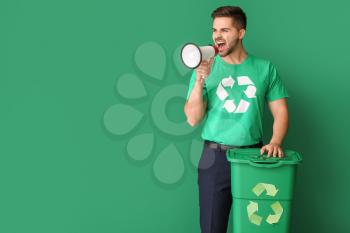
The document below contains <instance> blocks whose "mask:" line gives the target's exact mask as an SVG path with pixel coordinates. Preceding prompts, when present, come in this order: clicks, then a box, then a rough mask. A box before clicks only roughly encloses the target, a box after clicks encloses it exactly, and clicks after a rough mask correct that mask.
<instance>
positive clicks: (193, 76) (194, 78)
mask: <svg viewBox="0 0 350 233" xmlns="http://www.w3.org/2000/svg"><path fill="white" fill-rule="evenodd" d="M195 81H196V70H193V72H192V75H191V78H190V83H189V85H188V92H187V97H186V99H187V100H188V99H189V98H190V95H191V93H192V89H193V86H194V83H195ZM203 100H205V101H207V100H208V97H207V88H206V86H205V83H204V85H203Z"/></svg>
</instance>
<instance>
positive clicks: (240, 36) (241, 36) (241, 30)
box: [238, 28, 245, 40]
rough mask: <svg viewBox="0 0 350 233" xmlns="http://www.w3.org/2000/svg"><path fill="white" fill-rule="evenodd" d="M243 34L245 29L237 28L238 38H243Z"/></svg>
mask: <svg viewBox="0 0 350 233" xmlns="http://www.w3.org/2000/svg"><path fill="white" fill-rule="evenodd" d="M244 35H245V29H243V28H242V29H240V30H239V32H238V37H239V39H241V40H242V39H243V37H244Z"/></svg>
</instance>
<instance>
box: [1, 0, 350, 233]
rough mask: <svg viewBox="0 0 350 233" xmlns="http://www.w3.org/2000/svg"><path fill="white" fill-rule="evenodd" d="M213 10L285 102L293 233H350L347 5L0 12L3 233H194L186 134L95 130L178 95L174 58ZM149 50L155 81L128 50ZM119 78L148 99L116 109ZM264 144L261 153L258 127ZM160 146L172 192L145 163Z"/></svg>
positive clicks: (108, 1)
mask: <svg viewBox="0 0 350 233" xmlns="http://www.w3.org/2000/svg"><path fill="white" fill-rule="evenodd" d="M221 5H239V6H241V7H242V8H243V9H244V10H245V11H246V13H247V16H248V29H247V34H246V38H245V39H244V45H245V47H246V48H247V50H248V51H249V52H250V53H252V54H255V55H256V56H259V57H263V58H266V59H269V60H271V61H272V62H273V63H274V64H275V65H276V67H277V68H278V70H279V72H280V75H281V76H282V78H283V80H284V82H285V84H286V86H287V88H288V91H289V93H290V96H291V97H290V99H289V108H290V117H291V119H290V128H289V129H290V130H289V133H288V136H287V137H286V139H285V143H284V147H285V148H288V149H293V150H296V151H298V152H300V153H301V154H302V155H303V158H304V162H303V164H302V165H300V166H299V170H298V177H297V184H296V192H295V204H294V208H293V220H292V232H294V233H310V232H318V233H322V232H324V233H325V232H331V231H332V232H339V233H345V232H349V231H350V221H349V220H348V218H349V217H348V215H349V209H350V204H349V200H348V199H349V191H350V188H349V187H348V185H349V182H348V179H349V175H350V172H349V170H350V169H349V163H350V153H349V150H348V148H347V146H348V145H349V144H348V140H349V137H348V132H349V131H350V124H349V121H348V119H350V111H349V103H348V101H349V99H350V94H349V91H348V89H349V88H348V86H349V85H350V81H349V80H350V79H349V78H350V77H349V76H350V75H349V67H350V65H349V64H348V63H349V58H348V55H349V52H350V45H349V41H350V32H349V29H348V22H349V21H350V16H349V14H348V9H349V7H350V3H348V2H347V1H345V0H334V1H316V0H310V1H301V0H294V1H287V0H279V1H278V0H264V1H263V0H244V1H243V0H242V1H197V0H193V1H187V0H186V1H185V0H177V1H159V0H149V1H125V2H121V1H117V0H115V1H112V0H100V1H97V0H96V1H92V0H86V1H82V0H71V1H67V0H61V1H55V0H51V1H47V0H41V1H39V0H31V1H29V0H28V1H25V0H22V1H19V0H12V1H10V0H8V1H6V0H1V1H0V25H1V28H0V42H1V43H0V59H1V60H0V107H1V110H0V232H1V233H31V232H33V233H34V232H35V233H41V232H42V233H73V232H81V233H107V232H108V233H110V232H118V233H119V232H120V233H126V232H127V233H136V232H147V233H158V232H159V233H160V232H162V233H163V232H167V233H180V232H181V233H195V232H199V207H198V191H197V183H196V182H197V173H196V169H195V167H194V166H191V164H190V162H189V158H188V157H187V155H186V152H188V145H189V144H188V142H189V141H190V139H191V138H192V137H194V136H197V135H198V131H197V132H195V133H193V134H191V135H188V136H186V137H183V138H172V137H170V136H168V135H165V134H164V133H162V132H161V131H159V130H158V129H157V128H156V127H155V126H154V125H153V124H152V121H150V119H149V118H147V117H146V118H145V120H144V121H143V126H140V127H138V128H136V129H135V130H134V131H132V132H131V133H130V134H128V135H124V136H115V135H112V134H110V133H109V132H108V131H107V130H106V129H105V127H104V125H103V120H102V119H103V115H104V112H105V111H106V109H108V108H109V107H110V106H111V105H113V104H116V103H121V102H123V103H126V104H130V105H135V106H136V107H137V108H138V109H139V110H140V111H143V112H144V113H145V114H146V113H148V106H149V103H150V101H151V100H152V95H154V94H155V93H157V91H158V90H159V89H160V88H162V87H165V86H167V85H169V84H174V83H181V84H187V83H188V81H189V80H188V75H180V73H179V72H178V71H177V69H176V67H175V66H174V61H173V60H172V56H173V51H174V49H175V48H177V47H178V46H179V45H181V44H183V43H185V42H190V41H192V42H196V43H199V44H206V43H209V42H211V26H212V25H211V23H212V20H211V18H210V13H211V12H212V10H214V9H215V8H216V7H218V6H221ZM147 41H154V42H156V43H159V44H160V45H162V47H163V48H164V50H165V52H166V59H167V62H166V68H165V71H164V72H165V73H164V79H163V80H162V81H155V80H153V79H151V78H149V77H148V76H147V75H144V74H143V73H142V72H141V71H140V70H139V69H138V68H137V66H136V65H135V61H134V54H135V50H136V49H137V48H138V46H140V45H141V44H142V43H144V42H147ZM125 73H135V74H137V75H138V76H139V77H140V78H141V80H142V81H143V82H144V83H145V87H146V89H147V90H148V92H149V93H150V95H149V96H148V97H147V98H144V99H142V100H141V101H140V102H138V101H136V100H133V101H131V100H126V99H123V98H121V97H120V95H118V93H116V90H115V83H116V80H117V79H118V77H120V76H121V75H123V74H125ZM183 101H184V100H183V99H181V100H177V101H173V102H174V103H173V104H172V105H171V106H169V110H168V111H170V112H171V111H172V112H173V113H174V114H175V118H176V119H174V121H176V120H177V121H181V120H182V121H183V120H184V116H183V113H182V104H183ZM146 115H147V114H146ZM118 120H124V119H118ZM142 131H144V132H152V133H154V135H155V137H156V142H157V146H156V150H155V151H154V153H153V154H152V155H151V156H150V157H149V158H148V159H147V160H145V161H141V162H136V161H133V160H132V159H130V157H128V156H127V155H126V149H125V146H126V143H127V142H128V139H129V138H130V136H132V135H133V134H135V133H136V132H142ZM265 133H266V134H265V141H267V140H268V139H269V137H270V136H271V116H270V115H269V114H266V124H265ZM171 140H174V142H176V144H177V145H178V147H179V148H180V150H181V152H182V155H183V157H184V158H183V159H184V161H185V168H186V170H185V173H184V175H183V177H182V178H181V180H180V181H179V182H178V183H177V184H176V185H164V184H161V183H159V182H158V181H157V180H156V179H155V177H154V175H153V174H152V163H153V161H154V160H155V159H156V157H157V153H158V152H159V150H161V149H162V148H163V147H164V146H165V145H166V144H167V143H168V142H169V141H171ZM230 229H231V226H230ZM230 229H229V230H228V232H230Z"/></svg>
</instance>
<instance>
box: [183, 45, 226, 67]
mask: <svg viewBox="0 0 350 233" xmlns="http://www.w3.org/2000/svg"><path fill="white" fill-rule="evenodd" d="M218 52H219V50H218V48H217V47H215V46H212V45H208V46H201V47H199V46H198V45H196V44H194V43H187V44H185V45H184V46H183V47H182V49H181V60H182V62H183V63H184V64H185V66H187V67H188V68H190V69H196V68H197V67H198V66H199V65H200V64H201V62H202V60H209V59H210V58H211V57H214V56H215V55H216V54H218Z"/></svg>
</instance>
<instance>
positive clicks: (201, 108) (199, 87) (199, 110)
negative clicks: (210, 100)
mask: <svg viewBox="0 0 350 233" xmlns="http://www.w3.org/2000/svg"><path fill="white" fill-rule="evenodd" d="M203 85H204V79H201V80H198V79H197V80H196V81H195V84H194V87H193V89H192V92H191V95H190V97H189V99H188V101H187V102H186V104H185V107H184V112H185V115H186V117H187V122H188V124H190V125H191V126H192V127H194V126H195V125H197V124H198V123H200V122H201V121H202V119H203V118H204V116H205V112H206V110H207V102H206V101H203Z"/></svg>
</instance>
